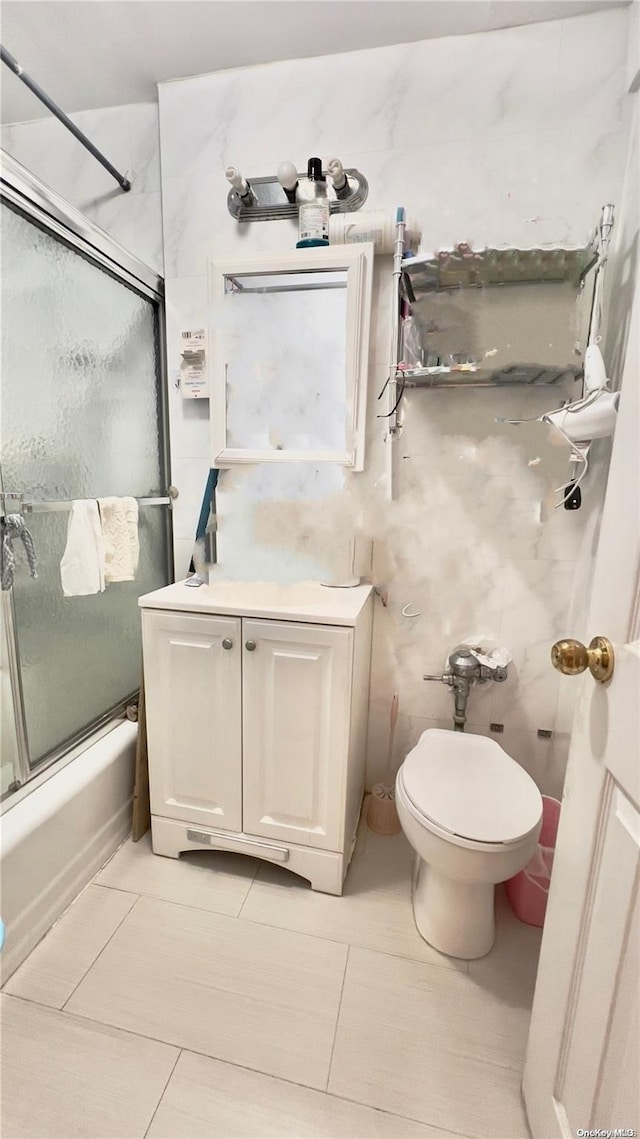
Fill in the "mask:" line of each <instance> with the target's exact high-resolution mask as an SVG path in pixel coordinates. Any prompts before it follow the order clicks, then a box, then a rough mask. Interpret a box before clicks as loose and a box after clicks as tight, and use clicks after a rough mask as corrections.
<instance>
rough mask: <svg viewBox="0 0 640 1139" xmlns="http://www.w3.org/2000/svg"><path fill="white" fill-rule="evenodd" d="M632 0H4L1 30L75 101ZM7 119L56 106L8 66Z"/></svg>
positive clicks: (134, 94)
mask: <svg viewBox="0 0 640 1139" xmlns="http://www.w3.org/2000/svg"><path fill="white" fill-rule="evenodd" d="M629 2H630V0H499V2H493V0H3V2H2V4H1V7H0V20H1V40H2V44H3V45H4V47H5V48H6V49H7V50H8V51H10V52H11V54H12V55H13V56H14V57H15V58H16V59H17V60H18V62H19V63H20V64H21V65H22V67H23V68H24V70H25V71H26V72H27V73H28V74H29V75H30V76H31V77H32V78H33V79H35V80H36V82H38V83H39V84H40V86H41V87H43V88H44V90H45V91H46V92H47V94H48V95H49V96H50V97H51V98H52V99H54V100H55V102H57V103H58V104H59V105H60V106H61V107H62V108H63V110H65V111H67V112H71V111H80V110H91V109H94V108H96V107H110V106H121V105H124V104H127V103H140V102H152V101H155V99H156V83H158V82H160V81H162V80H165V79H176V78H182V77H183V76H188V75H199V74H202V73H206V72H210V71H221V70H223V69H226V68H230V67H242V66H247V65H249V64H255V63H268V62H271V61H273V60H278V59H295V58H301V57H308V56H314V55H328V54H332V53H334V52H344V51H354V50H357V49H359V48H368V47H380V46H382V45H385V44H394V43H407V42H410V41H413V40H421V39H433V38H437V37H439V36H450V35H464V34H466V33H469V32H479V31H488V30H491V29H495V28H505V27H512V26H515V25H518V24H528V23H535V22H537V21H539V20H550V19H561V18H564V17H566V16H574V15H581V14H583V13H585V12H593V11H595V10H597V9H601V8H607V7H619V6H625V5H626V4H628V3H629ZM0 66H1V71H2V78H1V97H2V121H3V122H5V123H15V122H25V121H28V120H30V119H39V118H42V117H43V116H44V115H46V114H47V113H48V112H47V111H46V110H45V108H44V107H43V106H42V104H41V103H39V102H38V100H37V99H36V98H35V96H34V95H33V94H32V93H31V92H30V91H28V90H27V88H26V87H25V86H24V85H23V84H22V83H21V82H20V80H19V79H18V78H17V77H16V76H15V75H14V74H12V72H10V71H9V69H8V68H7V67H5V66H4V65H0Z"/></svg>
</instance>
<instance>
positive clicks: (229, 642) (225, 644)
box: [222, 637, 233, 649]
mask: <svg viewBox="0 0 640 1139" xmlns="http://www.w3.org/2000/svg"><path fill="white" fill-rule="evenodd" d="M222 647H223V649H232V648H233V641H232V640H231V638H230V637H225V639H224V641H223V642H222Z"/></svg>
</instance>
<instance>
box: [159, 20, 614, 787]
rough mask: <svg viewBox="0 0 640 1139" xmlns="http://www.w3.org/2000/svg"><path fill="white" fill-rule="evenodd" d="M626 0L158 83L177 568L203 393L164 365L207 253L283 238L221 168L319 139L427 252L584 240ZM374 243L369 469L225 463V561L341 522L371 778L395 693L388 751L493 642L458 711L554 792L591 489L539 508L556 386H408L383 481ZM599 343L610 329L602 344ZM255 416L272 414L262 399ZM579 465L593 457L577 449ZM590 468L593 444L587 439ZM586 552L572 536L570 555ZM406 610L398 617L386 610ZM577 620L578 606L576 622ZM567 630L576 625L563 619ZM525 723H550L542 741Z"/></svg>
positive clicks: (286, 575)
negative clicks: (367, 562) (366, 600)
mask: <svg viewBox="0 0 640 1139" xmlns="http://www.w3.org/2000/svg"><path fill="white" fill-rule="evenodd" d="M627 20H628V14H627V11H626V10H624V9H622V10H621V9H618V10H614V11H608V12H601V13H597V14H594V15H590V16H584V17H578V18H574V19H569V20H564V21H559V22H553V23H551V22H550V23H542V24H537V25H534V26H527V27H521V28H512V29H507V30H504V31H497V32H490V33H485V34H479V35H470V36H462V37H452V38H447V39H438V40H432V41H425V42H420V43H413V44H408V45H402V46H393V47H388V48H380V49H375V50H367V51H362V52H357V53H352V54H347V55H336V56H329V57H324V58H319V59H310V60H304V61H295V60H294V61H287V62H282V63H277V64H272V65H269V66H260V67H251V68H245V69H242V70H235V71H227V72H223V73H219V74H216V75H208V76H201V77H198V78H196V79H188V80H183V81H177V82H172V83H167V84H162V85H160V88H159V105H160V136H161V155H162V194H163V212H164V255H165V271H166V285H167V301H168V356H169V368H170V382H171V428H172V454H173V472H174V473H173V478H174V482H175V483H176V484H177V486H178V487H179V488H180V497H179V499H178V502H177V503H176V510H175V538H176V571H177V573H178V575H182V574H183V573H184V572H185V570H186V568H187V565H188V560H189V558H190V556H191V549H192V541H193V532H194V529H195V524H196V521H197V517H198V509H199V504H200V496H201V494H202V490H203V488H204V484H205V478H206V472H207V469H208V466H209V435H208V406H207V405H206V404H204V403H198V402H197V401H196V402H183V401H182V400H181V399H180V396H179V393H178V391H177V390H176V389H175V387H174V386H173V381H174V380H175V376H176V373H177V370H178V362H179V356H178V330H179V329H180V328H181V327H182V328H184V327H188V326H189V325H190V324H192V323H193V322H196V323H200V322H203V321H206V319H207V291H206V279H205V272H206V264H207V258H209V257H212V256H215V255H218V256H223V255H233V254H234V253H237V254H238V255H242V256H248V255H250V253H251V252H252V251H256V252H257V251H263V250H268V249H273V250H282V249H286V248H291V247H292V246H293V245H294V243H295V238H296V233H295V226H294V225H293V223H289V222H270V223H265V224H258V225H256V224H254V225H246V226H243V227H241V226H239V225H238V224H237V223H236V222H235V221H234V220H233V219H232V218H231V217H230V215H229V214H228V212H227V209H226V186H225V181H224V168H225V166H226V165H227V164H228V163H233V164H236V165H238V166H239V167H240V168H241V169H242V170H243V172H244V173H246V175H247V176H248V177H249V178H250V177H251V176H252V175H254V176H259V175H263V174H268V173H272V172H274V171H275V168H276V167H277V165H278V163H279V162H280V161H281V160H282V159H283V158H290V159H292V160H293V161H294V162H296V163H297V165H298V166H299V168H301V167H303V164H304V161H305V160H306V158H307V157H308V156H309V155H310V154H319V155H321V156H323V157H324V158H327V157H329V156H330V155H332V154H337V155H339V156H340V157H341V158H342V160H343V161H344V162H345V164H348V165H353V166H356V167H358V168H359V169H361V170H362V171H363V172H364V173H365V174H366V176H367V178H368V180H369V186H370V196H369V200H368V202H367V208H372V209H373V208H382V207H384V208H388V209H389V210H390V211H391V210H392V209H393V208H394V207H395V206H396V205H398V204H403V205H405V206H406V207H407V210H408V213H409V215H415V216H416V217H417V218H418V220H419V222H420V223H421V226H422V231H423V244H422V248H423V249H434V248H437V247H440V246H450V245H451V244H453V243H454V242H456V241H460V240H467V241H469V242H471V243H473V244H476V245H479V246H482V245H485V244H490V243H498V244H516V245H524V246H532V245H539V244H545V243H581V242H585V241H586V240H587V239H588V237H589V235H590V232H591V230H592V228H593V227H594V225H595V223H596V222H597V220H598V218H599V214H600V208H601V206H602V205H603V203H604V202H607V201H612V202H616V201H618V199H619V195H620V190H621V184H622V175H623V169H624V161H625V154H626V142H627V132H626V112H625V82H624V64H625V53H626V38H627ZM390 269H391V261H390V258H384V257H379V258H376V275H375V282H374V314H373V316H374V319H373V328H374V332H373V343H372V348H371V356H370V392H369V410H368V424H367V436H368V456H367V462H366V470H365V471H364V472H363V473H362V474H351V473H348V472H345V471H344V470H342V469H340V468H333V467H326V466H325V467H313V466H307V467H302V466H300V467H298V466H292V467H289V466H277V465H274V466H268V465H262V466H258V467H254V468H235V469H234V470H230V471H226V472H224V473H223V474H222V475H221V479H220V489H219V516H220V521H219V525H220V531H219V560H220V565H219V567H218V569H217V571H216V572H217V573H218V574H219V575H220V576H225V577H242V578H249V579H250V578H255V579H276V580H280V581H288V580H292V579H295V578H307V577H315V578H317V577H320V578H322V576H323V575H324V574H325V573H326V572H327V565H328V562H330V560H331V553H330V552H331V551H332V550H333V551H338V550H339V549H340V542H341V535H343V534H344V533H345V532H349V531H351V530H354V529H360V531H361V532H364V533H365V534H368V535H369V536H370V537H372V538H373V539H374V555H373V571H374V577H375V580H376V581H378V582H381V583H384V584H385V585H386V586H387V587H388V595H389V600H388V606H387V607H386V608H383V607H382V606H381V605H380V603H379V602H378V601H376V616H375V627H374V657H373V671H372V684H371V705H370V708H371V713H370V733H369V755H368V775H369V781H370V782H373V781H374V780H375V779H376V777H379V776H380V775H381V773H382V771H383V767H384V758H385V755H386V747H387V732H388V716H389V706H390V701H391V696H392V694H393V693H394V692H395V691H398V692H399V694H400V717H399V722H398V730H397V733H396V743H395V749H394V750H395V757H396V762H399V760H400V758H401V756H402V754H403V753H405V752H406V750H407V748H408V747H409V746H411V745H412V744H413V743H414V742H415V741H416V739H417V738H418V736H419V735H420V733H421V732H422V731H423V730H424V729H425V728H426V727H429V726H434V725H443V726H448V725H449V724H450V722H451V720H450V717H451V711H452V709H451V696H450V694H449V692H448V691H447V690H446V689H445V687H444V686H442V685H437V684H433V683H425V682H424V681H423V680H422V675H423V673H425V672H437V671H438V670H441V669H442V667H443V665H444V663H445V658H446V655H447V652H448V651H449V650H450V648H452V647H453V645H455V644H456V642H458V641H459V640H460V639H463V638H467V637H483V638H486V639H489V640H493V641H495V642H498V643H500V644H504V645H506V646H507V647H508V648H509V649H510V651H511V652H512V654H513V664H512V665H511V667H510V677H509V680H508V681H507V682H506V683H504V684H503V685H487V686H485V688H484V689H477V690H476V691H475V692H473V694H472V696H471V700H470V707H469V727H470V728H471V729H472V730H475V731H479V732H482V733H488V732H489V730H490V727H489V726H490V724H491V723H494V722H498V723H501V724H503V725H504V732H503V734H502V735H500V736H499V737H498V738H499V739H500V742H501V743H503V745H504V746H505V747H506V748H507V750H509V751H510V752H511V754H513V755H514V757H515V758H516V759H518V760H519V761H520V762H521V763H523V764H524V766H525V767H526V768H527V769H528V770H529V771H530V772H531V773H532V774H533V776H534V777H535V778H536V779H537V781H538V783H539V785H540V787H541V788H542V789H543V791H546V792H547V793H550V794H554V793H556V794H558V793H559V792H560V790H561V787H562V781H563V775H564V765H565V761H566V753H567V746H568V739H569V735H568V733H569V730H570V724H571V713H572V703H573V701H572V697H571V695H570V694H569V695H567V691H565V692H564V693H563V699H562V704H561V705H559V696H560V689H561V685H565V686H569V685H570V684H571V681H570V680H566V679H563V678H560V677H559V676H558V675H557V674H554V672H553V670H552V669H551V667H550V664H549V647H550V645H551V643H552V642H553V640H555V639H556V638H557V637H558V636H560V635H563V634H566V633H567V632H573V633H576V629H575V628H573V629H569V628H568V614H569V611H570V610H571V607H572V587H573V582H574V575H575V572H576V559H577V557H578V553H579V551H580V549H581V542H582V541H583V538H584V535H585V533H587V532H589V529H590V528H591V529H593V527H594V519H597V515H598V511H599V509H600V506H601V502H602V481H600V482H598V481H595V483H593V484H589V485H588V486H587V487H586V488H585V506H584V507H583V509H582V510H581V511H579V512H576V513H569V512H567V511H564V510H560V511H557V510H554V509H553V501H554V496H553V488H554V487H556V486H558V485H559V484H561V483H563V482H564V481H566V477H567V472H568V463H567V458H568V452H567V450H566V449H565V448H564V447H553V446H551V445H550V442H549V437H548V433H547V430H546V428H544V427H542V426H541V425H539V424H534V425H531V426H529V427H526V428H523V427H520V428H514V427H507V426H505V425H498V424H496V422H495V417H496V416H500V415H501V416H506V417H515V416H517V415H521V416H525V415H529V416H535V415H539V414H541V413H542V412H543V411H545V410H551V409H552V407H553V406H556V404H555V402H554V401H555V400H556V399H557V394H556V393H555V392H554V391H547V390H544V391H543V390H540V389H536V390H530V391H525V392H523V391H521V390H517V389H511V390H510V391H508V392H506V391H500V392H496V391H494V390H476V391H471V392H470V391H466V392H445V391H432V392H427V391H414V392H412V393H411V394H409V395H408V396H407V397H406V398H405V400H404V405H403V409H402V421H403V425H404V427H403V433H402V436H401V438H400V440H399V441H398V442H397V443H396V444H395V445H394V456H393V462H394V469H395V482H396V493H395V500H394V502H393V503H390V502H389V496H388V463H389V455H388V450H387V448H386V445H385V443H384V422H383V420H381V419H379V418H377V416H378V414H379V412H380V406H381V405H380V404H379V403H378V402H377V399H376V397H377V393H378V391H379V390H380V388H381V387H382V384H383V383H384V380H385V378H386V362H387V359H388V342H389V328H390ZM605 355H606V345H605ZM265 414H267V415H268V408H265ZM596 459H597V455H596ZM600 461H601V463H602V464H603V465H604V469H605V471H606V461H607V447H606V444H605V445H604V447H603V448H601V460H600ZM583 556H584V548H583ZM409 602H411V603H413V604H412V609H411V610H410V612H411V611H417V612H419V614H420V615H419V616H417V617H413V618H410V617H404V616H403V615H402V609H403V608H404V607H405V606H407V604H408V603H409ZM578 616H579V614H578V615H576V620H577V619H578ZM577 632H578V633H579V632H583V633H585V630H577ZM538 729H543V730H546V731H551V732H553V736H552V738H551V739H541V738H538V735H537V732H538Z"/></svg>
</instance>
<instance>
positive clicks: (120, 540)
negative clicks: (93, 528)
mask: <svg viewBox="0 0 640 1139" xmlns="http://www.w3.org/2000/svg"><path fill="white" fill-rule="evenodd" d="M98 506H99V507H100V521H101V524H102V537H103V540H104V578H105V581H134V580H135V576H136V570H137V568H138V559H139V557H140V542H139V540H138V503H137V502H136V500H135V498H128V497H127V498H99V499H98Z"/></svg>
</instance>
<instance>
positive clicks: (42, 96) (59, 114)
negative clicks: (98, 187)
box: [0, 44, 131, 193]
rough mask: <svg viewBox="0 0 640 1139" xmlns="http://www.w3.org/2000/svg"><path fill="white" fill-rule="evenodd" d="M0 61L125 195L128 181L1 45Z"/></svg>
mask: <svg viewBox="0 0 640 1139" xmlns="http://www.w3.org/2000/svg"><path fill="white" fill-rule="evenodd" d="M0 59H2V62H3V63H4V64H6V66H7V67H8V68H9V70H10V71H13V74H14V75H17V76H18V79H20V80H21V81H22V82H23V83H24V85H25V87H28V88H29V90H30V91H32V92H33V94H34V95H35V96H36V98H37V99H39V100H40V102H41V103H44V105H45V107H47V108H48V109H49V110H50V111H51V114H52V115H55V116H56V118H57V119H59V120H60V122H61V123H62V125H63V126H65V127H66V128H67V130H68V131H71V134H72V135H75V137H76V138H77V140H78V142H81V143H82V145H83V146H84V147H85V148H86V149H87V150H88V151H89V153H90V154H92V155H93V157H94V158H95V159H97V161H98V162H99V163H100V165H101V166H104V168H105V170H108V171H109V174H110V175H111V177H112V178H115V180H116V182H117V183H118V185H119V186H120V187H121V188H122V189H123V190H124V191H125V193H126V192H127V191H128V190H130V189H131V182H130V181H129V179H128V178H125V176H124V174H121V173H120V171H119V170H116V168H115V166H112V164H111V163H110V162H109V160H108V158H105V156H104V154H102V153H101V152H100V151H99V150H98V148H97V147H96V146H94V145H93V143H92V142H91V139H89V138H87V136H86V134H84V133H83V131H81V130H80V128H79V127H77V126H76V124H75V123H74V122H73V121H72V119H70V118H69V116H68V115H66V114H65V113H64V111H63V110H62V108H61V107H59V106H58V104H57V103H54V101H53V99H51V98H50V97H49V95H47V93H46V91H43V90H42V87H41V86H40V84H39V83H36V81H35V79H32V78H31V76H30V75H27V72H26V71H25V70H24V68H22V67H21V66H20V64H19V63H18V61H17V59H14V57H13V56H12V54H11V52H10V51H7V49H6V47H3V45H2V44H0Z"/></svg>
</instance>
